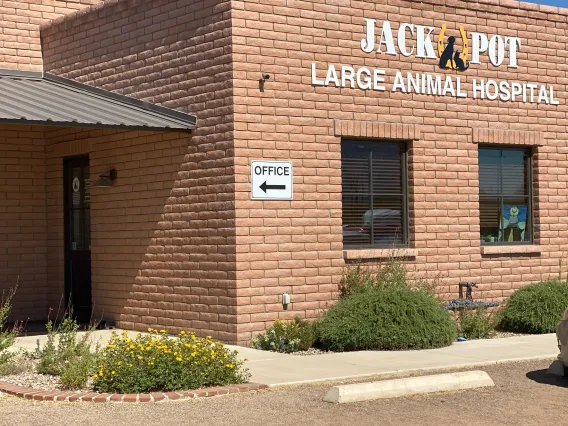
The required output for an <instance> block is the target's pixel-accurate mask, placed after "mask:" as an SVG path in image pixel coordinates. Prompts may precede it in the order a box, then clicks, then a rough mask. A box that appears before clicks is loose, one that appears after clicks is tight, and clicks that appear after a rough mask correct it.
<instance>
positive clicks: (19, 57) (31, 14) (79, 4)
mask: <svg viewBox="0 0 568 426" xmlns="http://www.w3.org/2000/svg"><path fill="white" fill-rule="evenodd" d="M101 1H102V0H67V1H65V0H2V1H1V2H0V22H1V24H0V68H9V69H19V70H26V71H41V70H42V55H41V41H40V33H39V28H40V25H41V24H42V23H45V22H48V21H50V20H53V19H56V18H59V17H61V16H64V15H67V14H69V13H73V12H75V11H76V10H79V9H83V8H85V7H88V6H89V5H93V4H96V3H100V2H101Z"/></svg>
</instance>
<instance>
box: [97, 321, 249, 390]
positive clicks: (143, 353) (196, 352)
mask: <svg viewBox="0 0 568 426" xmlns="http://www.w3.org/2000/svg"><path fill="white" fill-rule="evenodd" d="M148 332H149V334H145V335H142V334H140V333H139V334H138V335H137V336H136V337H135V338H134V339H131V338H130V337H129V336H128V333H127V332H126V331H124V332H123V333H122V335H120V336H119V335H118V334H117V333H116V332H113V336H112V338H111V340H110V342H109V344H108V345H107V346H106V348H104V350H103V353H102V356H101V358H100V362H99V365H98V369H97V372H96V373H95V375H94V376H93V379H94V381H93V387H94V389H95V390H96V391H100V392H111V393H144V392H152V391H175V390H189V389H197V388H201V387H206V386H222V385H228V384H239V383H245V382H247V381H248V379H249V377H250V374H249V373H248V370H247V369H246V368H244V367H243V361H241V360H239V359H238V358H237V354H238V353H237V351H230V350H228V349H226V348H225V347H224V345H223V344H222V343H220V342H213V341H212V340H211V338H210V337H207V338H205V339H203V338H198V337H196V335H195V334H194V333H186V332H185V331H182V332H180V333H179V335H178V336H177V338H170V337H168V335H167V333H166V331H165V330H160V331H158V330H154V329H151V328H150V329H148Z"/></svg>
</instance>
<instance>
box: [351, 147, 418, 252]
mask: <svg viewBox="0 0 568 426" xmlns="http://www.w3.org/2000/svg"><path fill="white" fill-rule="evenodd" d="M341 173H342V176H343V178H342V182H343V183H342V200H343V245H344V246H345V247H346V248H363V247H402V246H406V244H407V238H408V236H407V234H408V232H407V217H408V215H407V197H406V193H407V191H406V188H407V182H406V146H405V144H403V143H397V142H386V141H385V142H368V141H355V140H344V141H342V143H341Z"/></svg>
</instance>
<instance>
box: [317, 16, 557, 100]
mask: <svg viewBox="0 0 568 426" xmlns="http://www.w3.org/2000/svg"><path fill="white" fill-rule="evenodd" d="M377 29H379V30H380V37H379V39H378V42H377V34H378V31H377ZM436 30H437V29H436V27H428V26H422V25H414V24H409V23H402V24H401V25H400V26H399V28H398V30H397V31H396V32H395V31H393V29H392V26H391V23H390V22H389V21H384V22H383V23H382V26H381V27H380V28H378V27H377V21H376V20H374V19H365V37H364V38H362V39H361V50H362V51H363V52H365V53H369V54H371V53H376V54H378V55H391V56H396V55H402V56H404V57H412V56H414V57H416V58H420V59H425V60H428V59H432V60H436V61H438V64H439V67H440V68H441V69H444V70H453V71H456V72H457V73H464V72H467V70H468V69H470V67H471V66H475V65H479V64H481V63H482V62H483V61H488V62H489V63H490V64H491V65H492V66H493V67H501V66H504V65H505V63H506V65H507V67H508V68H512V69H516V68H518V53H519V52H520V51H521V48H522V43H521V39H520V38H517V37H502V36H500V35H497V34H496V35H487V34H483V33H477V32H472V33H471V43H470V38H469V37H468V35H467V32H466V31H465V30H464V28H463V27H460V28H459V37H456V36H454V35H449V36H448V37H447V38H446V36H447V32H448V31H447V28H446V25H445V24H444V25H443V26H442V28H440V29H439V31H436ZM436 35H437V41H436V42H435V41H434V37H435V36H436ZM395 36H396V37H395ZM458 39H460V40H461V51H460V50H459V49H460V48H459V47H458V43H457V41H458ZM435 44H436V46H435ZM470 50H471V59H470V58H469V56H470V54H469V52H470ZM386 75H387V74H386V71H385V70H384V69H379V68H369V67H358V68H355V67H353V66H349V65H338V66H336V65H334V64H330V65H329V66H328V68H327V71H325V72H324V71H321V70H318V69H317V64H316V63H315V62H313V63H312V85H313V86H330V85H334V86H336V87H350V88H359V89H362V90H375V91H387V90H389V91H391V92H402V93H417V94H423V95H433V96H451V97H455V98H467V97H470V96H471V97H472V98H474V99H489V100H500V101H503V102H508V101H512V102H523V103H527V102H530V103H537V104H541V103H544V104H549V105H559V101H558V99H556V98H555V93H554V87H553V86H548V85H544V84H538V83H533V82H525V83H521V82H518V81H508V80H499V81H496V80H493V79H482V78H475V79H472V80H471V88H472V90H471V92H468V91H467V90H465V88H464V85H463V84H462V79H461V77H460V75H457V74H456V75H454V74H445V75H441V74H430V73H420V72H418V73H416V72H406V73H403V72H402V71H397V72H396V75H395V77H394V82H393V84H392V86H391V87H389V88H387V87H386V86H385V78H386Z"/></svg>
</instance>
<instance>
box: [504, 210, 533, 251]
mask: <svg viewBox="0 0 568 426" xmlns="http://www.w3.org/2000/svg"><path fill="white" fill-rule="evenodd" d="M527 212H528V207H527V206H503V217H502V218H501V229H502V232H503V234H502V235H503V238H502V239H501V238H500V240H501V241H505V242H515V241H524V240H525V231H526V226H527Z"/></svg>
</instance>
